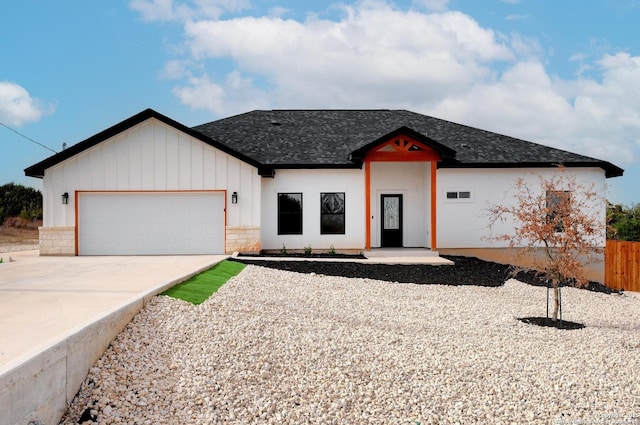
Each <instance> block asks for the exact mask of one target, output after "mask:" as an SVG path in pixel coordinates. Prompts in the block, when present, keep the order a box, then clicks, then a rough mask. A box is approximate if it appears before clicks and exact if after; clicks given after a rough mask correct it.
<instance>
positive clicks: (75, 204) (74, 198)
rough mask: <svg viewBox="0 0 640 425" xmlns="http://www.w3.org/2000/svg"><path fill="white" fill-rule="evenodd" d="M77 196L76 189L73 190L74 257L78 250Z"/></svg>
mask: <svg viewBox="0 0 640 425" xmlns="http://www.w3.org/2000/svg"><path fill="white" fill-rule="evenodd" d="M78 198H79V196H78V191H77V190H76V191H75V192H74V194H73V208H74V211H75V213H74V215H75V217H74V219H75V224H76V228H75V233H76V234H75V238H76V252H75V254H76V257H77V256H78V252H79V251H78V223H79V222H78V211H79V210H78Z"/></svg>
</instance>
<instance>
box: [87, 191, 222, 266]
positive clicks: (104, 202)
mask: <svg viewBox="0 0 640 425" xmlns="http://www.w3.org/2000/svg"><path fill="white" fill-rule="evenodd" d="M78 209H79V211H78V250H79V254H80V255H162V254H222V253H224V195H223V194H222V193H220V192H197V193H194V192H181V193H179V192H176V193H166V192H162V193H158V192H148V193H139V192H135V193H123V192H117V193H81V195H80V197H79V203H78Z"/></svg>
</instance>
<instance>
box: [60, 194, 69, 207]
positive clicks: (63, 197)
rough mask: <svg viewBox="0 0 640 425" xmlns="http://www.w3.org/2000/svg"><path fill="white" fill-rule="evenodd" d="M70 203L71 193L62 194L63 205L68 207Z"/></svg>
mask: <svg viewBox="0 0 640 425" xmlns="http://www.w3.org/2000/svg"><path fill="white" fill-rule="evenodd" d="M68 203H69V193H68V192H65V193H63V194H62V205H67V204H68Z"/></svg>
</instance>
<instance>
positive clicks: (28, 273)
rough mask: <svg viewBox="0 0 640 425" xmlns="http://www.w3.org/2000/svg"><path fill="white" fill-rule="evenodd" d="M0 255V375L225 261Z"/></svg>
mask: <svg viewBox="0 0 640 425" xmlns="http://www.w3.org/2000/svg"><path fill="white" fill-rule="evenodd" d="M0 256H2V257H3V261H4V263H3V264H0V375H2V374H3V373H4V372H6V371H7V370H10V369H11V368H12V367H15V366H16V365H19V364H21V363H22V362H25V361H26V360H28V359H30V358H32V357H33V356H35V355H36V354H38V353H40V352H42V351H43V350H46V349H48V348H50V347H52V346H54V345H55V344H57V343H59V342H60V341H62V340H64V339H65V338H68V337H69V336H71V335H73V334H75V333H76V332H77V331H78V330H80V329H83V328H85V327H87V326H89V325H91V324H92V323H93V322H96V321H98V320H100V319H101V318H103V317H105V316H106V315H108V314H110V313H111V312H113V311H116V310H118V309H119V308H122V307H123V306H126V305H130V304H131V303H133V302H136V301H140V300H144V299H146V298H148V297H150V296H153V295H156V294H158V293H160V292H162V291H163V290H165V289H166V288H168V287H170V286H173V285H174V284H175V283H176V282H179V281H182V280H184V279H186V278H187V277H189V276H191V275H193V274H195V273H197V272H199V271H202V270H205V269H207V268H209V267H211V266H213V265H214V264H216V263H218V262H220V261H222V260H223V259H225V258H227V256H223V255H192V256H139V257H137V256H136V257H133V256H127V257H116V256H108V257H41V256H39V255H38V251H23V252H14V253H10V252H5V253H2V254H1V255H0ZM9 258H11V260H12V261H11V262H9ZM142 304H144V303H142Z"/></svg>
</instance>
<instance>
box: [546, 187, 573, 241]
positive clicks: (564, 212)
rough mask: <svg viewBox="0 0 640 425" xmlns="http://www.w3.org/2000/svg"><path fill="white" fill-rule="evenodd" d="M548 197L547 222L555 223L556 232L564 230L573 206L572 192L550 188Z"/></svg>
mask: <svg viewBox="0 0 640 425" xmlns="http://www.w3.org/2000/svg"><path fill="white" fill-rule="evenodd" d="M546 198H547V200H546V201H547V202H546V203H547V205H546V206H547V223H550V224H552V225H553V230H554V231H556V232H564V220H565V218H566V217H567V216H568V215H569V212H570V210H569V209H570V208H571V192H570V191H568V190H548V191H547V194H546Z"/></svg>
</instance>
